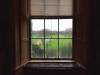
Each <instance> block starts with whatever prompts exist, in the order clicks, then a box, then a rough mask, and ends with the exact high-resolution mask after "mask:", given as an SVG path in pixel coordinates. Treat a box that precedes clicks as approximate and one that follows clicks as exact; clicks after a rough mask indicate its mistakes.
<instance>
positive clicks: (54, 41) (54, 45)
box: [31, 39, 72, 48]
mask: <svg viewBox="0 0 100 75" xmlns="http://www.w3.org/2000/svg"><path fill="white" fill-rule="evenodd" d="M38 40H41V39H31V44H36V43H37V42H38ZM51 41H52V44H51V45H50V43H49V42H50V40H49V41H48V43H47V44H48V45H49V47H50V48H58V39H51ZM69 42H71V43H72V39H59V47H60V46H61V44H62V45H65V44H66V45H67V44H68V43H69ZM40 47H41V48H44V45H43V44H41V45H40ZM45 48H46V45H45Z"/></svg>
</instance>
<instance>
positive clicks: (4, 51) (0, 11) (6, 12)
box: [0, 0, 14, 75]
mask: <svg viewBox="0 0 100 75" xmlns="http://www.w3.org/2000/svg"><path fill="white" fill-rule="evenodd" d="M13 17H14V11H13V0H0V75H12V73H13V58H14V52H13V51H14V18H13Z"/></svg>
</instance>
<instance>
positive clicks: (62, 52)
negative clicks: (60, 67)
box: [59, 39, 72, 58]
mask: <svg viewBox="0 0 100 75" xmlns="http://www.w3.org/2000/svg"><path fill="white" fill-rule="evenodd" d="M59 57H60V58H72V39H59Z"/></svg>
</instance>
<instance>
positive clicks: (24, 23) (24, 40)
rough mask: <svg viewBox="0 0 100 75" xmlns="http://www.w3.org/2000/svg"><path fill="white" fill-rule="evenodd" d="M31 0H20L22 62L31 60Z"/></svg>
mask: <svg viewBox="0 0 100 75" xmlns="http://www.w3.org/2000/svg"><path fill="white" fill-rule="evenodd" d="M28 1H29V0H20V6H21V7H20V27H21V64H24V63H26V62H27V61H28V60H29V58H28V57H29V56H28V55H29V54H28V53H29V33H28V32H29V24H28V21H29V14H28V13H29V12H28V3H29V2H28Z"/></svg>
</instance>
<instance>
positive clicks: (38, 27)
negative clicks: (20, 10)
mask: <svg viewBox="0 0 100 75" xmlns="http://www.w3.org/2000/svg"><path fill="white" fill-rule="evenodd" d="M31 38H44V19H32V20H31Z"/></svg>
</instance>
